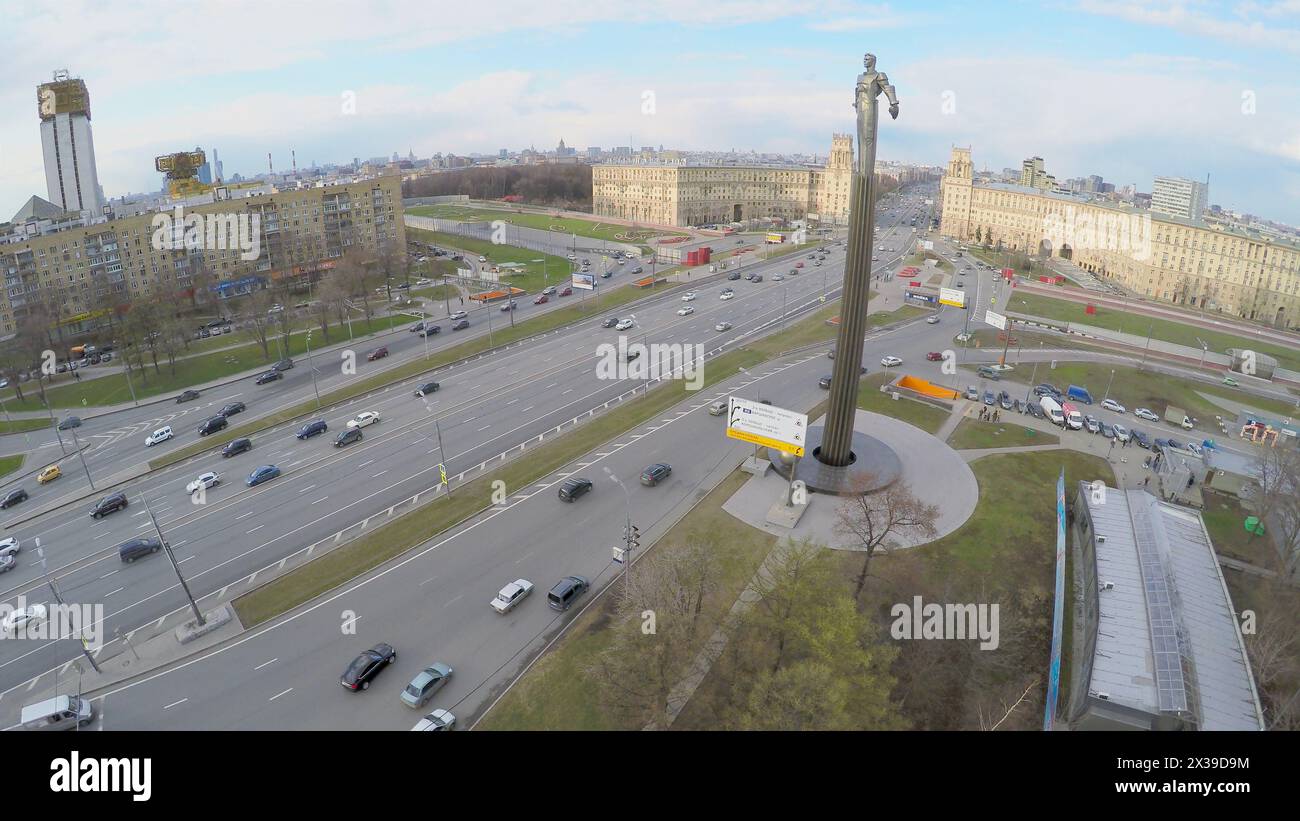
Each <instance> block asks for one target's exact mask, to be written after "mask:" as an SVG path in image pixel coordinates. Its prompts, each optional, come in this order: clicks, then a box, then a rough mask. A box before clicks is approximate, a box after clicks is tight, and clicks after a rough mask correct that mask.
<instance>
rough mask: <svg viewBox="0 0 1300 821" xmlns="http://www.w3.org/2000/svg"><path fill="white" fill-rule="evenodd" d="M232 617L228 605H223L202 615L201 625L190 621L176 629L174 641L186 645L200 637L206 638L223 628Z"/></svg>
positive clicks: (192, 620) (194, 620)
mask: <svg viewBox="0 0 1300 821" xmlns="http://www.w3.org/2000/svg"><path fill="white" fill-rule="evenodd" d="M233 617H234V614H233V613H231V612H230V605H228V604H223V605H221V606H220V607H218V608H217V609H216V610H212V611H209V612H207V613H204V614H203V621H204V623H203V624H202V625H200V624H199V623H198V621H197V620H196V619H190V620H189V621H187V622H185V623H184V624H182V625H181V626H180V627H177V628H176V640H177V641H179V642H180V643H181V644H187V643H189V642H191V641H194V640H195V639H197V638H199V637H201V636H206V635H207V634H208V633H211V632H212V631H213V630H216V629H217V628H218V627H223V626H224V625H225V624H226V623H228V622H229V621H230V620H231V619H232V618H233Z"/></svg>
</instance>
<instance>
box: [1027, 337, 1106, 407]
mask: <svg viewBox="0 0 1300 821" xmlns="http://www.w3.org/2000/svg"><path fill="white" fill-rule="evenodd" d="M1039 344H1040V345H1041V344H1042V343H1041V342H1040V343H1039ZM1114 381H1115V369H1114V368H1111V369H1110V379H1107V380H1106V395H1105V396H1103V397H1102V398H1101V401H1103V402H1105V401H1106V400H1107V399H1109V398H1110V383H1111V382H1114Z"/></svg>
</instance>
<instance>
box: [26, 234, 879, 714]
mask: <svg viewBox="0 0 1300 821" xmlns="http://www.w3.org/2000/svg"><path fill="white" fill-rule="evenodd" d="M896 247H897V248H898V253H899V254H901V253H902V251H903V250H904V246H903V243H901V242H899V243H898V244H897V246H896ZM881 264H885V263H884V262H882V263H881ZM789 265H790V261H789V260H788V259H777V260H773V261H771V262H768V263H763V264H759V265H756V266H755V269H754V270H758V271H761V272H764V273H767V274H768V276H767V277H765V281H764V282H763V283H758V284H754V283H748V282H745V281H739V282H726V281H716V282H712V283H710V284H708V285H707V286H706V285H701V286H700V287H699V288H698V296H697V298H696V300H694V301H693V302H690V303H683V302H682V300H681V299H680V293H672V294H667V295H664V296H663V297H659V298H656V299H653V300H651V301H650V302H648V303H646V304H644V305H642V306H638V307H637V308H635V309H633V310H631V311H629V310H624V311H623V312H622V313H623V315H624V316H628V315H629V314H635V317H634V322H635V325H634V328H633V329H631V330H629V331H628V332H627V337H628V338H629V341H631V342H637V341H645V342H651V343H654V342H692V343H695V342H698V343H701V344H703V345H705V347H706V348H713V347H717V346H718V345H720V344H722V343H724V342H726V341H727V340H736V339H739V338H743V336H744V335H746V334H749V333H752V332H754V330H755V329H757V328H760V327H764V326H766V327H771V325H772V324H774V322H775V321H776V320H778V319H779V318H780V315H781V312H782V309H783V306H784V308H785V309H786V310H787V311H789V312H790V313H792V314H793V313H795V312H797V311H800V310H805V309H808V308H810V307H813V306H816V305H818V304H820V302H819V301H818V299H817V298H818V297H819V296H820V292H821V284H820V282H819V281H818V280H819V279H820V277H815V276H806V275H800V276H797V277H793V278H787V279H786V280H785V281H784V282H774V281H773V280H772V279H771V276H770V274H771V273H773V272H776V271H781V270H784V269H786V268H788V267H789ZM825 267H827V268H829V269H830V270H831V272H832V274H833V278H834V279H838V278H839V277H840V276H841V272H842V259H841V258H840V255H839V254H838V251H836V252H833V253H832V254H831V256H830V257H829V259H828V262H827V264H826V266H825ZM724 285H729V286H732V287H734V288H735V290H736V292H737V296H736V298H734V299H732V300H728V301H723V300H721V299H719V290H720V288H721V287H723V286H724ZM687 304H689V305H690V306H692V307H695V308H696V310H695V312H694V313H693V314H690V315H687V316H680V315H679V314H678V310H679V309H680V308H681V307H683V306H684V305H687ZM724 320H725V321H727V322H730V323H731V324H732V326H733V327H732V328H731V329H730V330H729V331H727V332H725V333H719V332H717V331H715V330H714V326H715V324H716V323H718V322H720V321H724ZM408 336H414V335H408ZM618 336H619V334H618V333H617V332H616V331H614V330H612V329H603V328H601V327H600V326H599V321H598V320H590V321H586V322H583V323H580V324H578V325H576V326H573V327H570V328H566V329H563V330H561V331H559V332H556V333H554V334H551V335H549V336H546V337H543V338H541V339H539V340H536V341H535V342H533V343H531V344H529V345H527V346H519V347H517V348H514V349H511V350H508V351H503V352H500V353H498V354H495V355H492V356H489V357H484V358H482V359H479V360H476V361H473V362H469V363H465V364H463V365H460V366H456V367H453V368H450V369H447V370H445V371H444V372H441V373H439V374H438V375H437V377H436V378H437V379H438V381H439V382H440V383H441V386H442V387H441V389H440V390H439V391H438V392H437V393H435V394H433V395H432V396H429V397H425V398H423V399H421V398H417V397H414V396H413V395H412V390H413V388H414V386H415V385H416V384H418V383H419V382H421V381H424V380H423V379H413V380H409V381H408V382H406V383H403V384H401V385H396V386H393V387H390V388H387V389H384V390H381V391H377V392H376V393H374V394H372V395H370V396H368V397H364V398H362V399H360V400H357V401H355V402H350V403H348V404H347V405H345V406H343V407H341V408H338V409H335V410H332V411H331V412H330V413H329V414H328V415H327V416H326V417H325V418H326V420H327V422H328V423H329V425H330V432H329V433H327V434H324V435H322V436H319V437H316V438H313V439H309V440H306V441H299V440H297V439H295V438H294V435H293V434H294V430H295V429H296V428H297V427H298V425H297V423H295V424H292V425H284V426H280V427H278V428H275V429H273V430H270V431H267V432H264V433H261V434H258V435H257V436H255V437H254V449H253V450H252V451H251V452H249V453H245V454H242V455H239V456H236V457H233V458H231V459H222V458H221V457H220V456H218V455H216V454H208V455H203V456H199V457H195V458H193V459H191V460H189V461H187V462H185V463H183V464H180V465H176V466H173V467H170V468H166V469H163V470H160V471H155V472H152V473H150V474H148V475H146V476H144V477H141V478H140V479H138V480H135V481H133V482H131V483H129V484H128V485H126V486H125V488H124V490H125V491H126V493H127V494H128V498H129V499H130V500H131V502H132V504H131V506H130V507H128V508H127V509H126V510H124V511H121V512H117V513H113V514H111V515H109V516H107V517H105V518H103V519H99V520H93V519H91V517H90V515H89V507H90V505H89V504H88V503H87V504H80V505H74V506H71V507H68V508H65V509H61V510H58V511H54V512H52V513H49V514H46V515H43V516H40V517H38V518H36V519H33V520H31V521H28V522H23V523H21V524H19V525H17V526H16V527H14V528H12V529H10V530H9V531H8V533H9V535H13V536H15V537H16V538H18V539H19V540H20V541H21V542H22V543H23V544H24V545H27V546H29V547H30V545H31V544H32V543H33V542H32V540H33V539H34V538H35V537H38V536H39V537H40V538H41V541H42V544H43V546H44V547H45V549H46V552H47V556H48V557H49V561H50V568H51V571H52V572H53V575H54V576H55V577H56V579H57V583H58V585H59V587H60V589H61V591H62V593H63V595H64V597H65V599H67V600H69V601H75V602H101V603H103V604H104V605H105V621H106V623H105V625H104V628H105V630H104V632H105V634H106V635H110V636H111V635H113V633H114V630H115V628H120V629H121V630H122V631H123V632H128V631H131V630H134V629H136V628H138V627H139V626H141V625H144V624H148V623H150V622H151V621H153V620H155V619H158V618H159V617H160V616H162V615H164V614H166V613H169V612H172V611H174V610H176V609H177V608H178V607H180V606H181V605H182V604H183V601H184V600H183V598H182V597H181V592H180V590H179V588H178V585H177V582H176V578H175V575H174V573H173V572H172V570H171V567H170V565H169V564H168V563H167V562H166V560H165V558H164V557H163V556H161V555H158V556H156V557H150V558H148V559H145V560H141V561H139V562H136V563H133V564H130V565H124V564H122V563H121V562H120V560H119V559H118V556H117V553H116V545H118V544H120V543H121V542H123V541H125V540H127V539H129V538H131V537H133V536H137V535H142V534H144V535H149V534H150V533H151V531H152V524H151V523H150V522H149V517H148V516H147V515H144V510H143V505H142V504H140V503H139V500H140V499H143V498H147V499H148V500H149V503H150V505H151V507H152V508H153V511H154V513H155V514H156V515H157V516H158V518H159V524H160V526H161V527H162V529H163V531H164V533H165V534H166V536H167V538H168V540H169V542H170V543H171V545H172V546H173V548H174V549H175V551H176V555H177V559H178V561H179V562H180V563H181V567H182V569H183V570H184V572H185V574H186V577H187V579H188V581H189V583H190V586H191V589H192V590H193V591H194V593H195V594H196V595H199V596H201V595H203V594H205V593H209V592H212V591H217V590H220V589H222V588H223V587H225V586H227V585H229V584H231V583H232V582H234V581H236V580H239V579H242V578H244V577H245V576H247V575H248V574H249V573H250V572H252V571H253V570H256V569H258V568H261V567H265V566H267V565H268V564H270V563H272V562H274V561H276V560H278V559H279V558H280V557H283V556H285V555H288V554H289V553H291V552H293V551H295V550H298V549H299V548H301V547H302V546H303V545H306V544H311V543H313V542H316V541H319V540H321V539H323V538H326V537H328V536H330V535H331V534H334V533H336V532H338V531H340V530H342V529H343V528H345V527H347V526H349V525H352V524H354V523H356V522H358V521H361V520H364V519H365V518H367V517H369V516H371V515H372V514H374V513H375V512H376V511H381V510H385V509H387V508H389V507H391V506H392V505H393V504H394V503H396V502H398V501H401V500H403V499H406V498H409V497H410V496H412V495H413V494H414V493H416V492H418V491H421V490H426V489H428V488H431V487H433V486H436V485H437V484H438V470H437V465H438V464H439V463H445V464H446V466H447V469H448V473H449V474H451V475H452V476H453V477H454V476H455V475H456V474H457V473H459V472H460V471H463V470H466V469H470V468H473V467H474V466H475V465H478V464H479V463H481V462H483V461H484V460H486V459H489V458H491V457H494V456H496V455H498V454H500V453H503V452H506V451H508V450H511V449H512V448H517V447H518V446H519V445H520V444H521V443H523V442H527V441H530V440H533V439H536V438H537V437H538V436H539V435H541V434H544V433H546V432H548V431H551V430H552V429H554V428H555V427H556V425H557V424H559V423H561V422H565V421H568V420H570V419H572V418H574V417H575V416H578V415H580V414H583V413H586V412H588V411H589V410H591V409H593V408H600V407H601V406H602V405H603V404H604V403H606V402H608V401H609V400H610V399H611V398H612V397H616V396H618V395H620V394H622V393H625V392H626V391H628V389H629V387H631V386H633V385H634V384H637V383H636V382H635V381H634V380H601V379H598V378H596V372H595V366H596V359H597V355H598V353H597V345H598V344H599V343H601V342H613V341H615V340H616V339H617V337H618ZM418 344H421V343H419V341H418V340H415V341H411V342H409V343H407V347H408V348H411V347H415V348H416V349H417V355H418ZM706 367H707V366H706ZM294 370H298V369H296V368H295V369H294ZM291 373H292V371H291ZM332 378H335V379H337V378H338V377H337V376H334V377H332ZM813 384H814V387H815V377H814V379H813ZM302 387H303V386H299V393H300V394H301V393H304V392H310V390H311V388H310V380H309V379H308V380H307V385H306V391H303V390H302ZM220 399H221V400H225V399H227V397H226V396H224V395H223V396H222V397H220ZM215 401H216V400H214V402H215ZM362 411H375V412H378V413H379V414H380V415H381V417H382V421H381V422H379V423H377V424H376V425H373V426H370V427H367V428H366V429H365V431H364V439H363V440H362V441H361V442H359V443H356V444H352V445H349V446H347V447H344V448H334V447H332V446H331V440H332V439H333V434H334V433H335V432H337V431H339V430H342V429H343V427H344V424H345V422H346V420H347V419H349V418H351V417H353V416H355V415H356V414H357V413H360V412H362ZM206 413H207V412H204V413H202V414H194V415H193V417H194V420H195V422H196V423H197V420H198V419H200V418H202V417H203V416H205V415H206ZM234 421H236V422H238V421H242V420H240V419H239V417H238V416H236V417H235V419H234ZM435 422H436V423H437V425H436V428H435V424H434V423H435ZM439 433H440V434H441V437H442V445H443V447H444V448H445V451H444V450H443V449H442V448H440V447H439V442H438V434H439ZM188 438H190V439H192V438H193V434H189V435H188ZM263 464H276V465H277V466H279V467H280V468H281V470H282V471H283V472H284V473H283V475H282V476H281V477H280V478H277V479H275V480H273V481H271V482H268V483H266V484H263V485H259V486H257V487H254V488H248V487H246V486H245V485H244V483H243V480H244V478H245V477H246V476H247V475H248V473H249V472H250V471H251V470H252V469H253V468H255V467H257V466H259V465H263ZM208 470H214V471H218V472H220V473H222V474H223V483H222V484H221V485H220V486H218V487H217V488H215V489H213V490H210V491H208V492H207V493H206V494H205V498H204V500H203V504H197V505H196V504H193V503H192V500H191V498H190V497H189V495H188V494H187V493H186V491H185V485H186V484H187V483H188V482H189V481H190V480H192V479H193V478H194V477H196V476H198V475H199V474H200V473H202V472H204V471H208ZM638 470H639V468H638ZM630 480H631V481H635V475H633V476H631V477H630ZM453 481H454V480H453ZM480 547H481V546H480ZM496 549H501V547H500V546H497V547H495V548H493V550H496ZM0 578H3V583H4V588H5V590H6V593H5V597H4V600H6V601H9V602H10V603H12V602H13V601H14V600H15V598H16V597H17V596H18V595H19V594H24V595H26V597H27V599H28V600H29V601H44V600H45V599H46V598H47V592H48V590H47V588H46V587H45V585H44V582H43V579H42V577H41V575H40V573H39V565H38V563H37V562H36V561H35V559H34V557H33V556H32V555H31V553H30V552H25V553H23V554H20V556H19V566H18V568H17V569H16V570H14V571H12V572H10V573H8V574H6V576H4V577H0ZM506 581H509V579H507V580H506ZM502 583H504V582H502ZM499 586H500V585H498V587H499ZM539 598H540V597H539ZM77 651H78V648H77V646H76V645H74V644H73V643H72V642H67V641H64V642H32V641H27V642H12V641H6V642H0V687H3V689H5V690H11V689H13V688H15V687H21V686H25V685H23V684H22V683H23V682H27V681H29V680H30V679H31V678H32V677H34V676H39V675H42V674H47V673H48V671H51V670H53V669H54V668H56V667H57V666H58V665H60V664H62V663H65V662H67V661H68V660H69V659H70V658H72V657H73V655H75V654H76V653H77ZM6 703H8V704H10V705H12V704H14V703H16V700H15V699H13V698H7V699H3V700H0V710H2V709H3V708H4V706H5V704H6Z"/></svg>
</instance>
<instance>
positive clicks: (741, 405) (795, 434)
mask: <svg viewBox="0 0 1300 821" xmlns="http://www.w3.org/2000/svg"><path fill="white" fill-rule="evenodd" d="M730 400H731V402H730V407H729V409H728V410H729V412H728V414H727V436H729V437H730V438H732V439H739V440H741V441H743V442H750V443H751V444H755V445H763V446H764V447H769V448H775V449H776V450H782V451H785V452H786V453H793V454H794V455H795V456H803V449H804V442H805V441H806V440H807V434H808V414H806V413H796V412H794V411H792V410H786V409H785V408H778V407H776V406H775V405H764V404H763V403H762V402H755V401H753V400H750V399H741V398H740V397H738V396H732V397H730Z"/></svg>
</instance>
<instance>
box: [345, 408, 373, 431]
mask: <svg viewBox="0 0 1300 821" xmlns="http://www.w3.org/2000/svg"><path fill="white" fill-rule="evenodd" d="M378 421H379V414H378V413H375V412H374V411H362V412H361V413H358V414H357V418H356V419H349V420H348V427H349V428H364V427H366V426H367V425H373V424H375V423H376V422H378Z"/></svg>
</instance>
